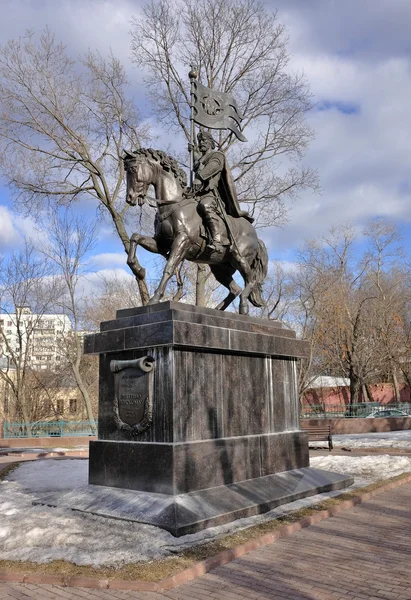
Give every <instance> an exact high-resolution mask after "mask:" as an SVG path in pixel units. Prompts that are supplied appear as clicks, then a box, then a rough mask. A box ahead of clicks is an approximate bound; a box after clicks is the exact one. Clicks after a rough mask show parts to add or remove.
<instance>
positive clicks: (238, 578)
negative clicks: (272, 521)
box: [0, 484, 411, 600]
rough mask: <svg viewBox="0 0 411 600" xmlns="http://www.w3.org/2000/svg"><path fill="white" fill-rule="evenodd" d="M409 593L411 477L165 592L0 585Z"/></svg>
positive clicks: (106, 593) (326, 597) (96, 594)
mask: <svg viewBox="0 0 411 600" xmlns="http://www.w3.org/2000/svg"><path fill="white" fill-rule="evenodd" d="M85 598H88V599H90V600H109V599H114V600H115V599H118V600H166V599H168V600H170V599H172V600H219V599H227V600H256V599H260V600H268V599H270V600H271V599H273V600H275V599H278V600H411V484H406V485H403V486H400V487H398V488H396V489H394V490H392V491H390V492H385V493H383V494H380V495H377V496H375V497H374V498H372V499H371V500H369V501H368V502H366V503H365V504H363V505H361V506H358V507H356V508H354V509H350V510H348V511H346V512H344V513H341V514H339V515H337V516H335V517H331V518H329V519H326V520H325V521H321V522H320V523H318V524H317V525H312V526H311V527H308V528H307V529H303V530H302V531H299V532H298V533H295V534H294V535H292V536H290V537H288V538H284V539H281V540H279V541H277V542H275V543H273V544H271V545H269V546H266V547H264V548H262V549H259V550H256V551H255V552H252V553H250V554H248V555H247V556H245V557H242V558H240V559H238V560H235V561H233V562H231V563H229V564H228V565H225V566H224V567H219V568H218V569H216V570H214V571H212V572H211V573H208V574H207V575H205V576H203V577H199V578H197V579H195V580H194V581H191V582H190V583H187V584H185V585H183V586H181V587H178V588H175V589H174V590H170V591H168V592H162V593H153V592H128V591H127V592H124V591H115V590H95V589H90V590H88V589H83V588H61V587H56V586H52V585H30V584H5V583H4V584H0V600H12V599H13V600H28V599H34V600H51V599H56V600H84V599H85Z"/></svg>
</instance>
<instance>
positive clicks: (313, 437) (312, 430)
mask: <svg viewBox="0 0 411 600" xmlns="http://www.w3.org/2000/svg"><path fill="white" fill-rule="evenodd" d="M302 429H303V431H306V432H307V433H308V441H309V442H317V441H325V442H328V449H329V450H330V452H331V450H332V449H333V438H332V435H331V425H329V424H328V425H311V424H309V423H306V424H304V426H303V428H302Z"/></svg>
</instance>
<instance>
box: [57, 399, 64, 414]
mask: <svg viewBox="0 0 411 600" xmlns="http://www.w3.org/2000/svg"><path fill="white" fill-rule="evenodd" d="M57 412H58V414H59V415H62V414H63V413H64V400H57Z"/></svg>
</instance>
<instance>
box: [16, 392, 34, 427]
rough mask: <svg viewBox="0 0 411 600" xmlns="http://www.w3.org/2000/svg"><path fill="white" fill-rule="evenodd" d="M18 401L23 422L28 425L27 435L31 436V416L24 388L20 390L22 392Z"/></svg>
mask: <svg viewBox="0 0 411 600" xmlns="http://www.w3.org/2000/svg"><path fill="white" fill-rule="evenodd" d="M18 403H19V404H20V410H21V416H22V419H23V423H24V425H25V426H26V431H27V437H28V438H31V437H32V434H31V427H30V416H29V413H28V411H27V406H26V397H25V394H24V392H23V391H22V390H20V393H19V399H18Z"/></svg>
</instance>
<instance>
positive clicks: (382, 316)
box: [365, 219, 411, 402]
mask: <svg viewBox="0 0 411 600" xmlns="http://www.w3.org/2000/svg"><path fill="white" fill-rule="evenodd" d="M365 235H366V237H367V239H368V247H369V249H368V252H367V258H368V269H367V275H368V279H369V285H371V286H373V288H374V289H375V290H376V296H377V301H376V306H375V310H376V315H375V324H376V328H377V332H378V335H379V344H378V345H377V347H376V353H377V355H378V362H379V364H380V370H381V373H382V374H383V373H384V374H386V376H387V380H390V381H391V382H392V385H393V388H394V397H395V400H396V402H399V401H400V386H399V381H398V373H399V372H400V370H401V365H402V364H403V363H404V358H405V356H406V349H407V323H408V322H409V315H410V308H411V295H410V285H409V284H410V281H409V271H408V268H407V267H406V265H405V264H404V260H403V259H404V249H403V247H402V244H401V236H400V235H399V233H398V230H397V228H396V227H395V225H393V224H392V223H389V222H387V221H386V220H383V219H374V220H372V221H370V222H369V223H368V225H367V227H366V229H365ZM405 362H406V361H405Z"/></svg>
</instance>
